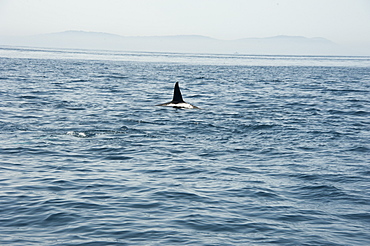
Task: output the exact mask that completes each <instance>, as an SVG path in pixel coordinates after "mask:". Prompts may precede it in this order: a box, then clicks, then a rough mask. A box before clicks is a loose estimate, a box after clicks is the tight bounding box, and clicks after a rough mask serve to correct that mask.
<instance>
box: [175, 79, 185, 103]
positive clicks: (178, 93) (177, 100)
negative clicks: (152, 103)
mask: <svg viewBox="0 0 370 246" xmlns="http://www.w3.org/2000/svg"><path fill="white" fill-rule="evenodd" d="M172 103H184V100H183V99H182V95H181V91H180V86H179V82H176V84H175V88H174V89H173V98H172Z"/></svg>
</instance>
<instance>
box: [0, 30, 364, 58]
mask: <svg viewBox="0 0 370 246" xmlns="http://www.w3.org/2000/svg"><path fill="white" fill-rule="evenodd" d="M0 45H11V46H29V47H45V48H71V49H101V50H121V51H143V52H179V53H211V54H252V55H370V50H362V49H355V48H353V47H347V46H343V45H339V44H336V43H334V42H332V41H330V40H328V39H325V38H321V37H315V38H307V37H303V36H286V35H281V36H274V37H266V38H244V39H237V40H220V39H215V38H211V37H207V36H201V35H176V36H120V35H116V34H111V33H102V32H86V31H65V32H58V33H49V34H40V35H33V36H22V37H4V36H3V37H0Z"/></svg>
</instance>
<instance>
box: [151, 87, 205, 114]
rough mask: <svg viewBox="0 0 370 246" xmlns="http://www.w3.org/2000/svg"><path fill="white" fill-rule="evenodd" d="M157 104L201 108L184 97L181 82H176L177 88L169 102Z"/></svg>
mask: <svg viewBox="0 0 370 246" xmlns="http://www.w3.org/2000/svg"><path fill="white" fill-rule="evenodd" d="M156 106H168V107H173V108H197V109H199V108H198V107H196V106H194V105H191V104H190V103H186V102H185V101H184V100H183V99H182V95H181V91H180V86H179V82H176V84H175V88H174V89H173V98H172V101H171V102H168V103H162V104H158V105H156Z"/></svg>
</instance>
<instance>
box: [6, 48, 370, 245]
mask: <svg viewBox="0 0 370 246" xmlns="http://www.w3.org/2000/svg"><path fill="white" fill-rule="evenodd" d="M176 81H178V82H179V83H180V88H181V90H182V94H183V97H184V100H185V101H186V102H188V103H191V104H193V105H195V106H198V107H200V108H201V109H174V108H170V107H158V106H155V105H157V104H160V103H165V102H168V101H170V100H171V99H172V92H173V86H174V84H175V82H176ZM0 99H1V100H0V245H2V246H3V245H19V246H21V245H22V246H24V245H45V246H46V245H47V246H50V245H55V246H56V245H58V246H67V245H68V246H74V245H94V246H96V245H333V246H334V245H336V246H339V245H370V57H320V56H257V55H249V56H247V55H238V54H234V55H206V54H176V53H149V52H142V53H140V52H114V51H89V50H63V49H36V48H20V47H4V46H2V47H0Z"/></svg>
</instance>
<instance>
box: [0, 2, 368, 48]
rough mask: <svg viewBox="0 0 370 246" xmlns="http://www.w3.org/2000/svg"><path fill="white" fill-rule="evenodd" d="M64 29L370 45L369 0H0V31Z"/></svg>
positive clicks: (140, 34) (28, 31)
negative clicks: (279, 37) (321, 39)
mask: <svg viewBox="0 0 370 246" xmlns="http://www.w3.org/2000/svg"><path fill="white" fill-rule="evenodd" d="M66 30H83V31H94V32H108V33H114V34H119V35H124V36H152V35H193V34H195V35H205V36H210V37H213V38H218V39H238V38H248V37H269V36H275V35H294V36H306V37H324V38H328V39H330V40H332V41H334V42H337V43H342V44H347V43H362V44H365V43H369V44H370V0H101V1H98V0H0V35H32V34H42V33H50V32H62V31H66Z"/></svg>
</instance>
